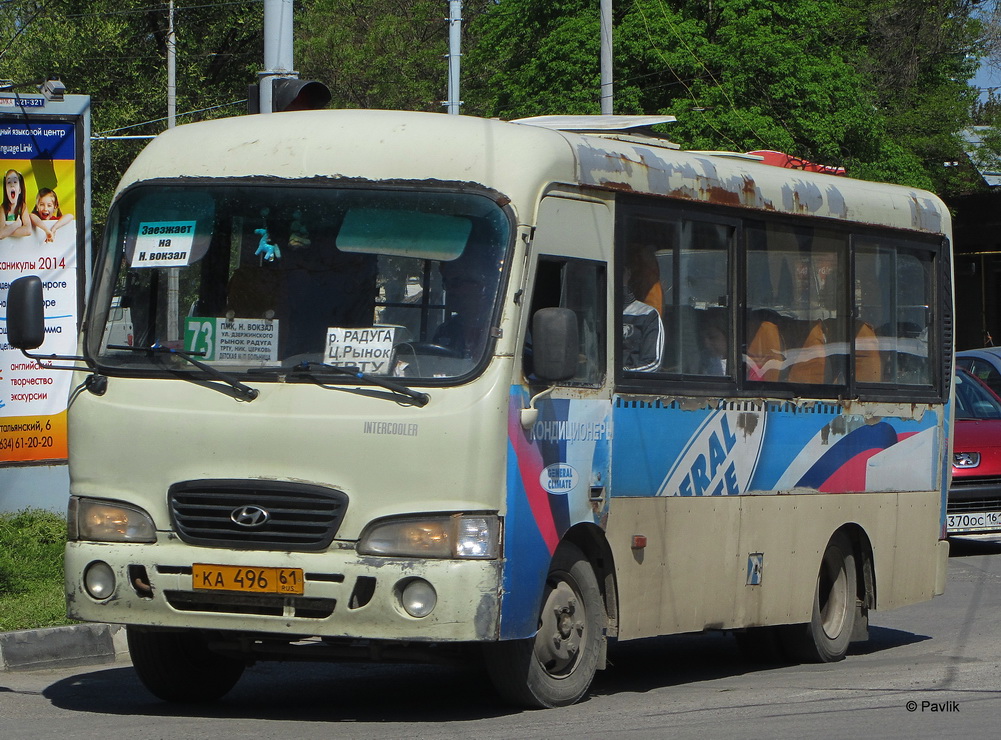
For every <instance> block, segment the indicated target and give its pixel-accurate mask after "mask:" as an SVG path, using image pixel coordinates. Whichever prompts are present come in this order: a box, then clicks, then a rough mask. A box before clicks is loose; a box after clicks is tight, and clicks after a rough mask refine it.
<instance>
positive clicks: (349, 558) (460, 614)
mask: <svg viewBox="0 0 1001 740" xmlns="http://www.w3.org/2000/svg"><path fill="white" fill-rule="evenodd" d="M160 536H161V538H162V537H163V534H162V533H161V535H160ZM95 562H104V563H107V564H108V566H110V568H111V572H112V573H113V574H114V578H115V586H114V589H113V591H111V592H110V595H108V596H107V598H103V599H96V598H94V597H92V596H91V595H90V594H89V593H88V592H87V590H86V588H85V587H84V584H83V576H84V572H85V571H86V569H87V568H88V566H90V565H91V564H92V563H95ZM193 563H206V564H216V565H232V566H239V567H244V568H264V567H274V568H301V569H302V570H303V572H304V592H303V594H302V595H301V596H282V595H277V594H261V593H236V592H229V591H225V592H222V591H205V590H196V589H194V588H193V584H192V575H191V571H192V564H193ZM500 570H501V566H500V561H496V560H486V561H482V560H461V561H460V560H422V559H410V558H383V557H370V556H360V555H358V554H357V553H356V552H355V550H354V549H353V547H351V546H349V545H347V544H341V545H339V544H338V543H334V545H333V546H332V547H331V548H330V549H329V550H327V551H325V552H319V553H288V552H265V551H234V550H226V549H216V548H205V547H192V546H190V545H186V544H184V543H181V542H179V541H177V540H169V541H167V542H159V543H156V544H106V543H93V542H70V543H69V544H68V545H67V546H66V559H65V571H66V598H67V612H68V614H69V616H70V617H72V618H73V619H79V620H83V621H93V622H111V623H119V624H129V625H145V626H156V627H178V628H196V629H209V630H233V631H239V632H259V633H271V634H290V635H310V636H320V637H343V638H354V639H371V640H407V641H417V642H420V641H423V642H467V641H490V640H496V639H497V635H498V625H499V622H500V583H501V579H500ZM414 578H422V579H424V580H425V581H427V582H428V583H430V584H431V585H432V586H433V587H434V589H435V592H436V593H437V605H436V607H435V609H434V610H433V611H432V612H431V613H430V614H429V615H427V616H426V617H422V618H415V617H412V616H410V615H408V614H407V613H406V612H405V611H404V609H403V608H402V605H401V603H400V596H399V594H400V591H401V588H402V586H403V585H405V584H406V583H407V582H408V581H410V580H412V579H414Z"/></svg>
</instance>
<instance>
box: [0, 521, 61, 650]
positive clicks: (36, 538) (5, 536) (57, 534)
mask: <svg viewBox="0 0 1001 740" xmlns="http://www.w3.org/2000/svg"><path fill="white" fill-rule="evenodd" d="M65 545H66V519H65V517H64V516H61V515H59V514H54V513H52V512H50V511H42V510H38V509H26V510H24V511H20V512H17V513H13V514H0V632H6V631H10V630H19V629H32V628H36V627H49V626H53V625H59V624H67V623H68V621H69V620H67V619H66V605H65V600H64V596H63V548H64V547H65Z"/></svg>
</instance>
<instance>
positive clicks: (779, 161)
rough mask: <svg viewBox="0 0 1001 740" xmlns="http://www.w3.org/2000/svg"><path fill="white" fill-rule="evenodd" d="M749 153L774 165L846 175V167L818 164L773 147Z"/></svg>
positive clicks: (765, 162)
mask: <svg viewBox="0 0 1001 740" xmlns="http://www.w3.org/2000/svg"><path fill="white" fill-rule="evenodd" d="M748 154H754V155H757V156H759V157H762V162H764V164H770V165H772V166H773V167H785V168H787V169H790V170H806V171H807V172H822V173H824V174H825V175H841V176H842V177H844V176H846V175H847V173H846V172H845V168H844V167H832V166H831V165H828V164H816V163H814V162H810V161H808V160H805V159H800V158H799V157H794V156H792V155H791V154H786V153H785V152H776V151H774V150H772V149H760V150H758V151H755V152H748Z"/></svg>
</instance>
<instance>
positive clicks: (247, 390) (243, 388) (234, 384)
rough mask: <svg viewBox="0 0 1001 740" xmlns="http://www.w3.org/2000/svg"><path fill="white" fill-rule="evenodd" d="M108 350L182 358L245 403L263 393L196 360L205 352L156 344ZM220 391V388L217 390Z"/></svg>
mask: <svg viewBox="0 0 1001 740" xmlns="http://www.w3.org/2000/svg"><path fill="white" fill-rule="evenodd" d="M108 349H123V350H128V351H130V352H148V353H149V354H151V355H173V356H175V357H180V358H181V359H182V360H184V361H185V362H189V363H191V364H192V365H194V366H195V367H197V368H198V369H199V370H201V371H202V372H205V373H207V374H208V375H211V376H212V377H213V378H215V379H216V380H221V381H222V382H223V383H225V384H226V385H228V386H229V387H230V388H232V389H233V390H234V391H236V393H237V395H238V396H240V397H241V398H242V399H243V400H244V401H253V400H254V399H255V398H257V397H258V396H259V395H260V394H261V392H260V391H259V390H257V389H256V388H251V387H250V386H249V385H244V384H243V383H241V382H240V381H239V380H237V379H236V378H234V377H232V376H231V375H228V374H227V373H224V372H222V371H221V370H217V369H216V368H214V367H212V366H211V365H208V364H206V363H204V362H201V361H200V360H196V359H195V357H204V356H205V353H204V352H185V351H184V350H182V349H172V348H171V347H163V346H161V345H159V344H154V345H152V346H150V347H131V346H129V345H126V344H109V345H108ZM217 390H218V388H217Z"/></svg>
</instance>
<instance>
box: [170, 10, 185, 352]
mask: <svg viewBox="0 0 1001 740" xmlns="http://www.w3.org/2000/svg"><path fill="white" fill-rule="evenodd" d="M168 12H169V13H170V17H169V18H168V19H167V128H174V126H176V125H177V37H176V36H175V35H174V0H170V6H169V8H168ZM180 302H181V276H180V268H178V267H171V268H168V270H167V305H168V306H170V310H169V311H168V312H167V336H168V337H170V338H171V339H175V338H178V339H179V338H183V337H181V334H180V323H179V321H178V312H179V311H178V309H179V306H180Z"/></svg>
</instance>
